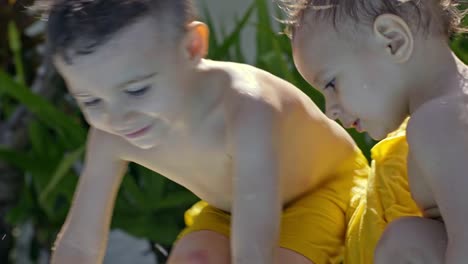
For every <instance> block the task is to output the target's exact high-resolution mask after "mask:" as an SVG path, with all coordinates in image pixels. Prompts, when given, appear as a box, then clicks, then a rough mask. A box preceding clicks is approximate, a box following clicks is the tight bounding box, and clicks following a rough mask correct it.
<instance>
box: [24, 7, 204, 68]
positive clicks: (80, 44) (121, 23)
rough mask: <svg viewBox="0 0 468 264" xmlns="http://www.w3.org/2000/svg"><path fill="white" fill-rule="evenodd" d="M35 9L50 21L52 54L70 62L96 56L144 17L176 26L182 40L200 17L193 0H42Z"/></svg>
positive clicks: (49, 40)
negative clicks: (192, 23) (74, 58)
mask: <svg viewBox="0 0 468 264" xmlns="http://www.w3.org/2000/svg"><path fill="white" fill-rule="evenodd" d="M31 9H32V10H33V11H36V12H39V13H41V15H42V17H43V18H44V19H46V20H47V30H46V32H47V33H46V35H47V44H48V45H47V46H48V52H49V55H60V56H62V58H64V60H65V61H66V62H67V63H72V58H73V57H74V56H79V55H86V54H91V53H93V52H94V51H95V50H96V49H97V48H98V47H99V46H100V45H102V44H103V43H105V42H106V41H107V40H109V39H110V38H111V37H112V36H113V35H114V34H116V33H117V32H119V31H120V30H122V29H123V28H125V27H127V26H129V25H131V24H132V23H135V22H136V21H137V20H138V19H140V18H142V17H145V16H151V17H152V18H154V19H155V21H156V22H157V23H159V24H163V25H164V26H165V27H169V26H171V27H173V28H170V29H169V30H168V32H169V31H171V32H175V33H176V34H174V36H175V37H178V36H181V35H182V33H183V32H185V27H186V25H187V24H188V23H190V22H192V21H193V20H195V16H196V12H195V10H194V7H193V3H192V1H191V0H40V1H36V3H35V5H34V6H32V7H31ZM155 25H156V23H155Z"/></svg>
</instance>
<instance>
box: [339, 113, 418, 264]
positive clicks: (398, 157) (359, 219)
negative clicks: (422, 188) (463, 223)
mask: <svg viewBox="0 0 468 264" xmlns="http://www.w3.org/2000/svg"><path fill="white" fill-rule="evenodd" d="M407 122H408V120H406V121H405V122H404V123H403V124H402V125H401V127H400V128H399V129H398V130H397V131H395V132H393V133H391V134H389V135H388V136H387V138H385V139H384V140H382V141H380V142H379V143H378V144H377V145H375V146H374V147H373V149H372V152H371V154H372V163H371V169H370V174H369V177H368V179H367V180H364V181H362V182H360V183H359V185H357V186H356V187H355V189H354V194H353V196H352V197H354V198H353V200H352V201H351V205H350V210H349V211H348V227H347V230H346V245H345V246H346V247H345V258H344V259H345V261H344V263H345V264H348V263H350V264H372V263H374V262H373V259H374V251H375V249H376V247H377V244H378V242H379V240H380V238H381V237H382V234H383V232H384V230H385V228H386V227H387V225H388V224H389V223H391V222H392V221H394V220H396V219H399V218H401V217H405V216H421V211H420V210H419V208H418V207H417V205H416V203H415V201H414V200H413V198H412V197H411V193H410V190H409V185H408V176H407V161H406V160H407V156H408V144H407V142H406V125H407Z"/></svg>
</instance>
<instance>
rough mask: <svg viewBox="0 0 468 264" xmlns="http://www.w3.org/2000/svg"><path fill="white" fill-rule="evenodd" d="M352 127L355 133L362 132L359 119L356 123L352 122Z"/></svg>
mask: <svg viewBox="0 0 468 264" xmlns="http://www.w3.org/2000/svg"><path fill="white" fill-rule="evenodd" d="M353 127H354V129H356V131H357V132H359V133H362V132H363V130H362V127H361V120H360V119H357V120H356V121H354V123H353Z"/></svg>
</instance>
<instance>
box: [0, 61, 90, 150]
mask: <svg viewBox="0 0 468 264" xmlns="http://www.w3.org/2000/svg"><path fill="white" fill-rule="evenodd" d="M0 92H3V93H5V94H7V95H9V96H11V97H13V98H15V99H16V100H18V101H20V102H21V103H22V104H24V105H25V106H26V107H27V108H28V109H29V111H31V112H33V113H34V114H35V115H36V116H37V117H39V118H40V119H41V121H43V122H44V123H45V124H47V125H48V126H49V127H50V128H52V129H55V130H56V131H57V132H58V133H65V134H66V135H67V136H68V138H69V140H70V141H71V142H73V143H74V145H77V146H79V145H82V144H84V141H85V136H86V133H85V130H84V129H83V128H82V127H81V126H80V125H79V124H78V123H77V122H75V121H74V120H73V119H72V118H70V117H69V116H67V115H65V114H64V113H62V112H61V111H60V110H58V109H57V108H55V107H54V106H53V105H52V104H50V103H49V102H47V101H46V100H45V99H43V98H42V97H40V96H38V95H36V94H34V93H33V92H31V90H29V89H28V88H27V87H26V86H24V85H21V84H19V83H17V82H15V81H14V80H13V79H11V78H10V76H8V75H7V74H6V73H5V72H4V71H2V70H0Z"/></svg>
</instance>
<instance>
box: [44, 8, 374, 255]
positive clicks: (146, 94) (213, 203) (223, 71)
mask: <svg viewBox="0 0 468 264" xmlns="http://www.w3.org/2000/svg"><path fill="white" fill-rule="evenodd" d="M39 3H40V4H41V6H42V8H44V10H45V11H44V12H45V16H46V17H48V23H47V38H48V44H49V45H48V48H49V49H48V51H49V54H50V56H51V57H52V59H53V62H54V64H55V66H56V67H57V69H58V71H59V72H60V74H61V75H62V76H63V78H64V80H65V81H66V83H67V88H68V89H69V91H70V93H71V94H72V95H73V96H74V98H75V99H76V100H77V102H78V105H79V107H80V109H81V110H82V112H83V114H84V116H85V118H86V121H87V122H88V123H89V125H90V131H89V134H88V139H87V152H86V160H85V165H84V169H83V173H82V175H81V176H80V182H79V184H78V186H77V190H76V191H75V196H74V198H73V203H72V207H71V208H70V211H69V213H68V216H67V220H66V222H65V223H64V225H63V227H62V229H61V231H60V233H59V235H58V237H57V241H56V243H55V247H54V251H53V254H52V263H54V264H55V263H58V264H61V263H67V264H73V263H77V264H78V263H79V264H96V263H102V260H103V257H104V252H105V248H106V242H107V235H108V232H109V225H110V222H111V219H112V209H113V206H114V202H115V197H116V194H117V191H118V189H119V185H120V183H121V181H122V178H123V177H124V175H125V171H126V168H127V165H128V163H129V162H134V163H137V164H140V165H142V166H145V167H147V168H148V169H150V170H152V171H155V172H158V173H160V174H162V175H164V176H165V177H167V178H168V179H171V180H173V181H175V182H177V183H179V184H181V185H182V186H184V187H186V188H187V189H189V190H190V191H192V192H193V193H194V194H196V195H197V196H198V197H200V199H202V200H204V201H206V202H207V203H208V204H210V206H209V207H208V206H205V207H204V208H203V210H202V212H204V213H201V214H199V217H198V219H193V225H192V227H191V228H192V229H193V230H200V231H196V232H195V231H194V232H190V231H187V234H186V235H184V236H182V237H181V238H180V240H179V241H178V242H177V243H176V245H175V247H174V249H173V251H172V252H171V256H170V257H169V263H214V264H223V263H233V264H244V263H253V264H271V263H297V264H310V263H316V264H322V263H330V262H331V261H333V259H335V258H337V257H338V256H339V255H340V251H341V250H342V245H343V243H344V237H345V226H346V212H347V211H348V205H349V199H350V192H351V187H352V186H353V185H354V181H355V180H356V178H360V177H365V176H366V175H367V170H368V164H367V162H366V160H365V159H364V157H363V156H362V154H361V152H360V151H359V150H358V149H357V147H356V145H355V143H354V142H353V140H352V138H351V137H350V136H349V135H348V134H347V133H346V131H345V130H344V129H343V128H342V127H340V126H339V125H338V124H337V123H336V122H334V121H332V120H330V119H328V118H327V117H326V116H325V115H324V114H323V113H322V112H321V111H320V109H319V108H318V107H317V106H316V105H315V104H314V103H313V102H312V100H311V99H310V98H309V97H308V96H307V95H305V94H304V93H303V92H302V91H301V90H300V89H298V88H297V87H294V86H293V85H292V84H290V83H288V82H286V81H284V80H282V79H280V78H278V77H276V76H273V75H271V74H269V73H267V72H265V71H263V70H261V69H257V68H255V67H252V66H249V65H244V64H238V63H231V62H224V61H213V60H209V59H205V56H206V54H207V52H208V44H209V41H208V35H209V30H208V27H207V26H206V25H205V24H204V23H202V22H199V21H196V20H195V17H196V14H195V12H194V11H193V8H191V7H192V5H193V3H192V1H191V0H170V1H169V0H67V1H60V0H57V1H40V2H39ZM154 202H155V203H157V201H154ZM199 207H200V206H199ZM201 207H203V206H201ZM215 208H216V209H215ZM195 210H196V209H195ZM212 215H215V216H219V215H220V216H221V217H220V218H223V217H224V218H225V219H226V221H224V222H222V221H218V220H211V219H212V218H211V216H212ZM188 216H190V213H189V214H188ZM208 216H210V217H208ZM188 218H190V217H188ZM220 223H223V225H224V227H222V226H223V225H221V224H220ZM156 224H158V223H155V225H156ZM213 226H215V227H216V228H217V229H214V228H211V229H210V227H213ZM219 226H221V227H222V228H219V229H218V227H219ZM227 227H229V229H230V236H229V238H228V237H226V236H224V235H223V234H225V235H227V233H228V231H226V230H227ZM207 229H208V230H207ZM213 231H215V232H213Z"/></svg>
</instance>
